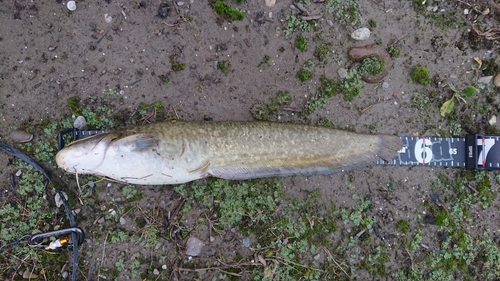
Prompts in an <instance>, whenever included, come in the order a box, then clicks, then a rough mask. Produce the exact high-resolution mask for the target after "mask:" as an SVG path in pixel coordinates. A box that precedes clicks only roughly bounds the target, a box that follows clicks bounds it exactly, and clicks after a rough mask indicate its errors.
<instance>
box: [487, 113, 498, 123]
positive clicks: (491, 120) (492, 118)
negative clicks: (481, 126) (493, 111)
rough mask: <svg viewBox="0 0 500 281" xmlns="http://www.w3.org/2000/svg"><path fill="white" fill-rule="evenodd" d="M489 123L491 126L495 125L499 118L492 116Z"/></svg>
mask: <svg viewBox="0 0 500 281" xmlns="http://www.w3.org/2000/svg"><path fill="white" fill-rule="evenodd" d="M488 123H490V125H495V124H496V123H497V117H496V116H495V115H493V116H491V118H490V120H489V121H488Z"/></svg>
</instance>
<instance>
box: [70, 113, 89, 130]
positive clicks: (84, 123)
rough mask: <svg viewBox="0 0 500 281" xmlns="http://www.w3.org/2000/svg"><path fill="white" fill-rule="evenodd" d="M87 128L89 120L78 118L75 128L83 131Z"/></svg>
mask: <svg viewBox="0 0 500 281" xmlns="http://www.w3.org/2000/svg"><path fill="white" fill-rule="evenodd" d="M85 126H87V120H85V117H83V116H78V117H76V119H75V121H74V122H73V127H75V128H77V129H79V130H82V129H83V128H84V127H85Z"/></svg>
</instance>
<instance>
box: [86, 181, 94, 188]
mask: <svg viewBox="0 0 500 281" xmlns="http://www.w3.org/2000/svg"><path fill="white" fill-rule="evenodd" d="M87 185H88V186H89V187H90V188H94V186H95V183H94V182H93V181H89V182H87Z"/></svg>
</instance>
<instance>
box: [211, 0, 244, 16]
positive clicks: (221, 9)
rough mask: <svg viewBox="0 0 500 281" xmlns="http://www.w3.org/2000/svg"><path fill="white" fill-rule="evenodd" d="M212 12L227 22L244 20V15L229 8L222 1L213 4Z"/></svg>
mask: <svg viewBox="0 0 500 281" xmlns="http://www.w3.org/2000/svg"><path fill="white" fill-rule="evenodd" d="M214 10H215V12H216V13H217V14H219V15H221V16H223V17H224V18H225V19H227V20H229V21H234V20H243V19H244V18H245V14H244V13H243V12H242V11H240V10H238V9H236V8H233V7H231V6H229V5H228V4H227V3H226V2H224V1H219V0H218V1H216V2H215V4H214Z"/></svg>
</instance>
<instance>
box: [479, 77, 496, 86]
mask: <svg viewBox="0 0 500 281" xmlns="http://www.w3.org/2000/svg"><path fill="white" fill-rule="evenodd" d="M492 79H493V76H483V77H480V78H479V79H477V83H479V84H490V83H491V80H492Z"/></svg>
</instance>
